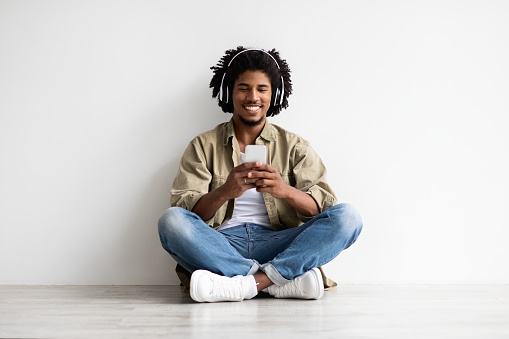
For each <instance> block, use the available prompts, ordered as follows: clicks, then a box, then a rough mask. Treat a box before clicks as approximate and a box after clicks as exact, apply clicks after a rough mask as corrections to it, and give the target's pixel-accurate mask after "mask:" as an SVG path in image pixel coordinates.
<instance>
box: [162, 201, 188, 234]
mask: <svg viewBox="0 0 509 339" xmlns="http://www.w3.org/2000/svg"><path fill="white" fill-rule="evenodd" d="M187 214H188V211H187V210H185V209H183V208H180V207H170V208H168V209H167V210H166V211H164V213H163V215H162V216H161V217H160V218H159V221H158V223H157V225H158V230H159V236H160V237H173V236H179V237H185V236H186V235H187V233H189V223H188V222H187V218H188V215H187Z"/></svg>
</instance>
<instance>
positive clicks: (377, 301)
mask: <svg viewBox="0 0 509 339" xmlns="http://www.w3.org/2000/svg"><path fill="white" fill-rule="evenodd" d="M152 337H171V338H180V337H186V338H214V337H218V338H219V337H221V338H230V337H231V338H240V339H245V338H254V337H260V338H299V337H303V338H306V337H312V338H412V339H415V338H433V339H437V338H461V339H465V338H476V339H490V338H504V339H507V338H509V285H423V286H421V285H418V286H414V285H403V286H396V285H341V286H340V287H339V289H338V290H337V291H329V292H326V293H325V296H324V297H323V298H322V299H321V300H317V301H305V300H278V299H273V298H256V299H254V300H248V301H243V302H238V303H215V304H198V303H195V302H193V301H192V300H191V299H190V298H189V297H188V296H187V295H186V294H184V293H183V292H181V290H180V287H178V286H0V338H152Z"/></svg>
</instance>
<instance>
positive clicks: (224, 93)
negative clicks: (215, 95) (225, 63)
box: [220, 85, 229, 104]
mask: <svg viewBox="0 0 509 339" xmlns="http://www.w3.org/2000/svg"><path fill="white" fill-rule="evenodd" d="M228 95H229V93H228V86H226V85H223V87H221V98H220V99H221V101H222V102H224V103H226V104H227V103H228Z"/></svg>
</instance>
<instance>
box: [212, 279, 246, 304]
mask: <svg viewBox="0 0 509 339" xmlns="http://www.w3.org/2000/svg"><path fill="white" fill-rule="evenodd" d="M213 293H214V295H215V296H218V297H221V298H225V299H227V300H232V301H241V300H243V299H244V284H243V281H242V279H238V278H236V277H234V278H232V279H228V280H223V281H221V282H220V283H215V284H214V292H213Z"/></svg>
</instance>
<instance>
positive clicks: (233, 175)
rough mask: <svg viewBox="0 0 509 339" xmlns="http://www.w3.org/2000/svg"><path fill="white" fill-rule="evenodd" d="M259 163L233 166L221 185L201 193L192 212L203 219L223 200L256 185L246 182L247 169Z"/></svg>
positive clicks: (239, 194) (213, 212)
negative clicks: (203, 193)
mask: <svg viewBox="0 0 509 339" xmlns="http://www.w3.org/2000/svg"><path fill="white" fill-rule="evenodd" d="M259 165H261V163H260V162H248V163H243V164H241V165H239V166H237V167H235V168H234V169H233V170H232V171H231V172H230V174H229V175H228V178H227V179H226V182H225V183H224V184H223V185H222V186H220V187H218V188H216V189H215V190H213V191H210V192H209V193H207V194H205V195H203V196H202V197H201V198H200V200H198V202H197V203H196V204H195V205H194V207H193V210H192V212H194V213H196V214H197V215H198V216H200V218H202V219H203V220H209V219H210V218H212V217H213V216H214V214H215V213H216V211H217V210H218V209H219V208H220V207H221V206H222V205H223V204H224V203H225V202H227V201H228V200H230V199H235V198H238V197H240V196H241V195H242V194H244V192H245V191H246V190H248V189H250V188H254V187H256V186H255V185H253V184H248V183H246V180H247V173H248V170H249V169H250V168H253V167H257V166H259Z"/></svg>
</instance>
